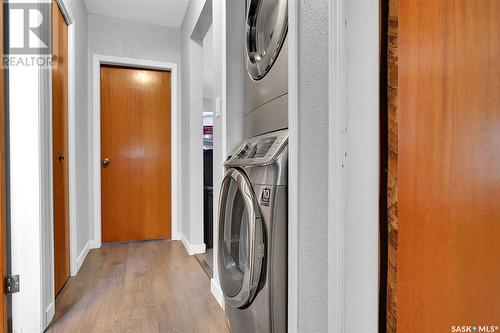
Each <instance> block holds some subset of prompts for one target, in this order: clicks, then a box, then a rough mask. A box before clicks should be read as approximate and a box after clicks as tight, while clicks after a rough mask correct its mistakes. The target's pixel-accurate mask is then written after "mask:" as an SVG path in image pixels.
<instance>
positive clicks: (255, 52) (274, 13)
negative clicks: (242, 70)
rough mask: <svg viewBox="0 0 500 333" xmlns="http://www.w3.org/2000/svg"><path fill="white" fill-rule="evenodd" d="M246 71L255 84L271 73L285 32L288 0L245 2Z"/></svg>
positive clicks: (252, 0) (286, 28)
mask: <svg viewBox="0 0 500 333" xmlns="http://www.w3.org/2000/svg"><path fill="white" fill-rule="evenodd" d="M247 1H248V4H247V21H246V49H247V61H246V62H247V70H248V73H249V75H250V76H251V77H252V78H253V79H254V80H260V79H262V78H263V77H264V76H265V75H266V74H267V73H268V72H269V70H271V67H272V66H273V64H274V62H275V61H276V58H277V57H278V55H279V52H280V50H281V47H282V46H283V42H284V40H285V37H286V33H287V30H288V0H247Z"/></svg>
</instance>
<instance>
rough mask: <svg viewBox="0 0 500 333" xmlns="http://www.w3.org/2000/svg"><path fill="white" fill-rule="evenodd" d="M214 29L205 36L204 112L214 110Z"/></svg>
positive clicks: (209, 30) (210, 29)
mask: <svg viewBox="0 0 500 333" xmlns="http://www.w3.org/2000/svg"><path fill="white" fill-rule="evenodd" d="M212 34H213V29H212V26H210V28H209V29H208V31H207V34H206V35H205V38H203V112H213V108H214V105H213V104H214V101H213V99H214V98H213V90H214V88H213V85H214V71H213V53H214V48H213V36H212Z"/></svg>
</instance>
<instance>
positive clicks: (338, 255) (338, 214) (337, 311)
mask: <svg viewBox="0 0 500 333" xmlns="http://www.w3.org/2000/svg"><path fill="white" fill-rule="evenodd" d="M343 2H344V0H334V1H330V2H329V15H328V20H329V22H328V28H329V45H328V46H329V47H328V48H329V71H328V72H329V73H330V77H329V162H328V164H329V168H328V202H330V203H331V204H330V205H329V206H328V208H329V211H328V220H329V221H328V222H329V223H328V262H329V266H328V331H329V332H344V235H345V233H344V224H345V214H344V213H345V203H344V200H345V192H344V183H345V173H344V171H345V156H346V146H345V136H344V133H345V118H346V116H345V112H346V110H345V97H344V96H345V94H344V84H345V81H344V74H345V68H344V14H343Z"/></svg>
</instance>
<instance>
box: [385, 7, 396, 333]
mask: <svg viewBox="0 0 500 333" xmlns="http://www.w3.org/2000/svg"><path fill="white" fill-rule="evenodd" d="M388 19H389V22H388V27H387V29H388V31H387V90H386V91H387V101H388V103H387V107H388V115H387V118H388V119H387V120H388V124H387V126H388V131H387V133H388V138H387V142H388V163H387V177H388V178H387V228H388V229H387V237H388V239H387V290H386V291H387V300H386V301H387V304H386V309H387V314H386V331H387V333H394V332H396V330H397V327H396V325H397V321H396V318H397V288H396V287H397V271H398V267H397V252H398V187H397V180H398V0H390V1H389V15H388Z"/></svg>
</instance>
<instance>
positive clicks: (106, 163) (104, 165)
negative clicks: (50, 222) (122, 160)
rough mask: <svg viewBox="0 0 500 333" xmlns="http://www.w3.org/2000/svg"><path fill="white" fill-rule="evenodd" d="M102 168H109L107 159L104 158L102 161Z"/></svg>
mask: <svg viewBox="0 0 500 333" xmlns="http://www.w3.org/2000/svg"><path fill="white" fill-rule="evenodd" d="M102 166H103V167H105V168H107V167H108V166H109V158H105V159H104V160H103V161H102Z"/></svg>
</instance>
